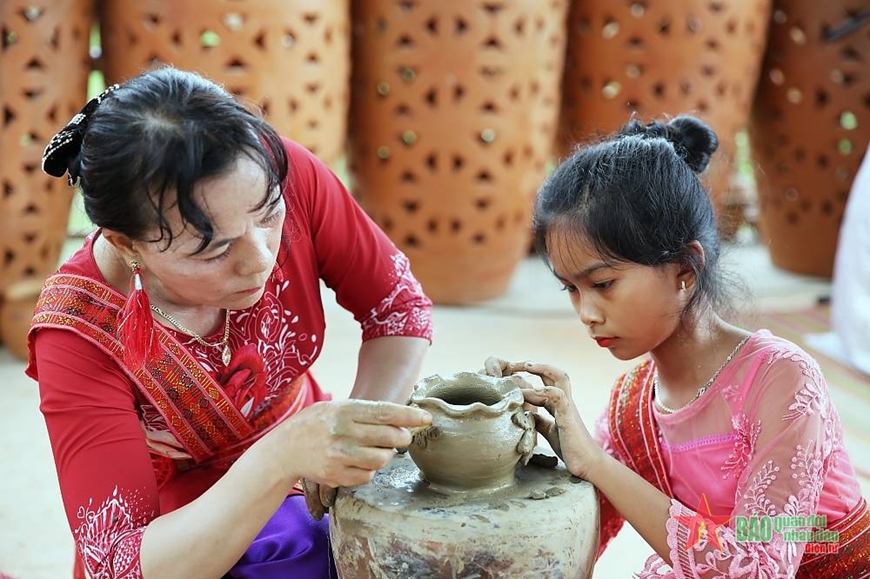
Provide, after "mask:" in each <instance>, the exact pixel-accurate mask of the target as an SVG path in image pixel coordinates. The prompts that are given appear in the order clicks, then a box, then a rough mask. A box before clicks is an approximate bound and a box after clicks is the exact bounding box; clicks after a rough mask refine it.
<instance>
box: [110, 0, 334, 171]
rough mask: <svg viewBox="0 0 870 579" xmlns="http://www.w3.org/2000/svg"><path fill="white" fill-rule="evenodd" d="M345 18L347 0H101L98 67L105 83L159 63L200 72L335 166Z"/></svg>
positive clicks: (285, 133) (135, 73) (119, 80)
mask: <svg viewBox="0 0 870 579" xmlns="http://www.w3.org/2000/svg"><path fill="white" fill-rule="evenodd" d="M348 16H349V8H348V0H316V1H313V0H244V1H236V2H179V1H178V0H103V2H102V14H101V19H100V30H101V33H102V43H103V65H104V66H103V68H104V70H105V74H106V80H107V82H109V83H112V82H123V81H124V80H126V79H128V78H130V77H133V76H135V75H137V74H139V73H140V72H142V71H144V70H146V69H148V68H152V67H153V66H155V65H156V64H157V63H169V64H172V65H173V66H176V67H178V68H182V69H188V70H192V71H196V72H199V73H200V74H203V75H204V76H206V77H208V78H210V79H212V80H214V81H216V82H218V83H221V84H223V85H224V86H225V87H226V88H227V90H229V91H230V92H231V93H233V94H235V95H236V96H239V97H243V98H245V99H250V100H251V101H253V102H254V103H256V104H257V105H258V106H260V107H262V109H263V111H264V112H265V114H266V118H267V120H268V121H269V122H270V124H272V126H274V127H275V128H276V129H277V130H278V132H280V133H282V134H283V135H285V136H287V137H289V138H291V139H293V140H295V141H298V142H299V143H301V144H302V145H304V146H305V147H307V148H308V149H310V150H311V151H312V152H313V153H314V154H316V155H317V156H318V157H319V158H320V159H322V160H323V161H324V162H326V163H329V164H333V163H334V162H335V161H336V159H337V158H338V157H339V156H340V155H341V154H342V153H343V149H344V142H345V133H346V117H347V100H348V82H349V79H350V31H349V23H348Z"/></svg>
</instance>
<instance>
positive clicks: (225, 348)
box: [151, 304, 233, 366]
mask: <svg viewBox="0 0 870 579" xmlns="http://www.w3.org/2000/svg"><path fill="white" fill-rule="evenodd" d="M151 309H152V310H153V311H154V313H156V314H159V315H160V316H162V317H164V318H165V319H166V321H167V322H169V323H170V324H172V325H173V326H175V327H176V328H178V329H179V330H181V331H182V332H184V333H185V334H187V335H189V336H190V337H192V338H193V339H194V340H196V341H197V342H199V343H200V344H202V345H203V346H208V347H210V348H220V349H221V362H223V363H224V366H229V364H230V359H232V356H233V352H232V350H230V310H227V315H226V321H225V322H224V335H223V338H221V340H220V341H219V342H215V343H214V344H212V343H210V342H206V341H205V340H203V339H202V337H201V336H200V335H199V334H197V333H196V332H194V331H192V330H188V329H187V328H185V327H184V326H182V325H181V323H180V322H179V321H178V320H176V319H175V318H173V317H172V316H170V315H169V314H167V313H166V312H164V311H163V310H161V309H160V308H158V307H157V306H155V305H154V304H151Z"/></svg>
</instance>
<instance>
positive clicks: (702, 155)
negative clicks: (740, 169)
mask: <svg viewBox="0 0 870 579" xmlns="http://www.w3.org/2000/svg"><path fill="white" fill-rule="evenodd" d="M632 135H638V136H640V137H642V138H648V139H654V138H660V139H666V140H668V141H670V142H671V143H673V145H674V148H675V149H676V150H677V153H679V155H680V157H682V159H683V160H684V161H685V162H686V163H687V164H688V165H689V167H691V169H692V171H694V172H695V173H701V172H703V171H704V169H706V168H707V164H708V163H709V162H710V157H711V156H712V155H713V153H714V152H716V149H717V148H718V147H719V139H718V138H717V137H716V133H715V132H713V129H711V128H710V126H709V125H708V124H707V123H705V122H704V121H702V120H701V119H699V118H696V117H692V116H689V115H680V116H678V117H675V118H674V119H672V120H671V121H669V122H668V123H667V124H665V123H662V122H660V121H655V122H652V123H649V124H648V125H645V124H643V123H641V122H640V121H638V120H637V119H632V120H631V121H629V122H628V124H626V125H625V126H624V127H622V130H621V131H619V136H621V137H623V136H632Z"/></svg>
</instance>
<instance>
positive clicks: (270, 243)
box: [134, 155, 285, 310]
mask: <svg viewBox="0 0 870 579" xmlns="http://www.w3.org/2000/svg"><path fill="white" fill-rule="evenodd" d="M266 187H267V180H266V175H265V173H264V171H263V170H262V168H261V167H260V166H259V165H258V164H257V163H255V162H254V161H252V160H251V159H249V158H248V157H246V156H245V155H241V156H240V157H239V158H238V160H237V161H236V164H235V166H234V168H233V169H232V170H231V171H230V172H229V173H227V174H226V175H221V176H219V177H215V178H213V179H208V180H205V181H202V182H200V183H198V184H197V185H196V186H195V187H194V200H195V201H196V203H197V204H198V205H199V207H201V208H202V210H203V211H204V212H205V214H206V216H207V217H208V218H209V220H210V221H211V224H212V226H213V228H214V236H213V239H212V241H211V243H210V244H209V245H208V246H207V247H206V248H205V249H204V250H203V251H201V252H199V253H195V252H196V250H197V248H198V247H199V244H200V242H201V238H200V237H199V236H198V234H197V232H196V230H194V229H193V228H191V227H187V228H185V227H184V226H183V225H182V222H181V215H180V213H178V211H177V210H172V211H170V212H169V213H168V215H167V221H168V222H169V225H170V227H171V229H172V231H173V233H174V234H175V237H174V238H173V240H172V244H171V245H170V246H169V248H168V249H167V248H165V244H164V242H162V241H160V242H134V249H135V250H136V251H137V252H138V254H139V255H140V256H141V260H140V261H141V262H142V270H143V272H144V273H145V275H146V276H147V278H148V279H147V281H148V283H149V286H150V287H149V293H152V292H153V295H154V296H155V297H157V298H158V300H159V301H158V304H160V302H163V303H171V304H176V305H179V306H212V307H218V308H228V309H232V310H240V309H244V308H248V307H250V306H252V305H254V304H255V303H256V302H257V301H258V300H259V299H260V297H261V296H262V294H263V288H264V286H265V284H266V281H267V279H268V278H269V275H271V273H272V269H273V268H274V267H275V261H276V259H277V256H278V248H279V245H280V241H281V229H282V226H283V223H284V216H285V206H284V201H283V198H282V199H281V200H280V201H279V203H278V204H277V205H266V206H265V207H263V208H262V209H259V210H257V209H256V207H257V205H258V204H259V203H260V202H261V201H262V199H263V196H264V195H265V194H266Z"/></svg>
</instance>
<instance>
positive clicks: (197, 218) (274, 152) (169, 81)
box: [71, 67, 288, 251]
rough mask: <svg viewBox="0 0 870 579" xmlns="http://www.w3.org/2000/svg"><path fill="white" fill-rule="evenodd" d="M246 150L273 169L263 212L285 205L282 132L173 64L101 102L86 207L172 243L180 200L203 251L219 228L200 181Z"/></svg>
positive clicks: (109, 222)
mask: <svg viewBox="0 0 870 579" xmlns="http://www.w3.org/2000/svg"><path fill="white" fill-rule="evenodd" d="M242 154H244V155H247V156H248V157H249V158H250V159H251V160H253V161H254V162H256V163H257V164H258V165H260V167H262V168H263V171H264V172H265V174H266V182H267V184H268V187H267V190H266V191H264V197H263V200H262V201H261V202H260V204H259V205H258V206H257V209H261V208H263V207H266V206H267V205H271V204H274V203H278V202H279V200H280V198H281V197H280V189H281V188H280V185H281V184H282V183H283V181H284V179H285V178H286V176H287V171H288V160H287V153H286V151H285V150H284V146H283V143H282V142H281V138H280V137H279V136H278V134H277V133H276V132H275V130H274V129H273V128H271V127H270V126H269V125H268V124H267V123H266V122H265V121H264V120H263V119H262V118H260V117H258V116H257V115H255V114H253V113H252V112H250V111H248V110H247V109H246V108H245V107H244V106H242V104H240V103H239V102H238V101H236V100H235V99H234V98H233V97H232V96H231V95H230V94H229V93H227V92H226V91H225V90H224V89H222V88H221V87H219V86H218V85H216V84H215V83H213V82H211V81H209V80H207V79H205V78H203V77H201V76H199V75H197V74H195V73H192V72H185V71H181V70H177V69H174V68H171V67H165V68H160V69H157V70H153V71H149V72H145V73H143V74H141V75H139V76H137V77H135V78H133V79H131V80H129V81H128V82H126V83H124V84H122V85H121V86H120V87H118V88H117V89H116V90H114V91H112V92H111V94H109V95H107V96H106V97H105V98H103V99H102V102H101V103H100V104H99V106H98V107H97V108H96V109H95V110H94V112H93V115H92V116H91V117H90V118H89V119H88V121H87V130H86V132H85V134H84V137H83V140H82V145H81V153H80V155H78V158H77V159H74V160H73V162H78V163H80V167H78V168H77V169H78V175H79V177H80V178H81V182H80V184H81V190H82V196H83V199H84V206H85V211H86V212H87V214H88V217H89V218H90V219H91V221H92V222H93V223H94V224H96V225H98V226H100V227H105V228H108V229H112V230H115V231H118V232H121V233H124V234H125V235H127V236H129V237H130V238H132V239H143V238H144V236H145V235H146V234H147V232H149V231H151V230H152V229H153V228H154V227H155V225H156V226H157V228H158V229H159V231H160V236H159V237H158V238H157V239H153V240H150V241H165V243H166V246H167V247H168V246H169V244H171V243H172V238H173V232H172V231H171V230H170V228H169V224H168V222H167V220H166V217H165V212H166V210H167V209H169V208H170V207H171V206H172V205H173V204H175V205H177V206H178V210H179V212H180V213H181V218H182V221H183V222H184V223H185V224H187V225H190V226H192V227H193V228H194V229H195V230H196V231H197V232H198V233H199V234H200V235H201V237H202V241H201V243H200V245H199V247H198V249H197V251H202V250H203V249H205V248H206V246H208V244H209V243H210V242H211V240H212V237H213V235H214V229H213V226H212V223H211V222H210V221H209V219H208V217H207V216H206V214H205V213H204V212H203V209H202V208H201V207H199V206H198V205H197V203H196V202H195V201H194V199H193V197H192V194H193V188H194V185H195V184H196V183H197V182H199V181H200V180H202V179H208V178H210V177H216V176H220V175H222V174H225V173H226V172H228V171H229V170H231V169H232V168H233V165H234V163H235V161H236V160H237V159H238V158H239V156H240V155H242ZM71 174H73V173H72V171H71ZM276 192H277V193H276Z"/></svg>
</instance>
